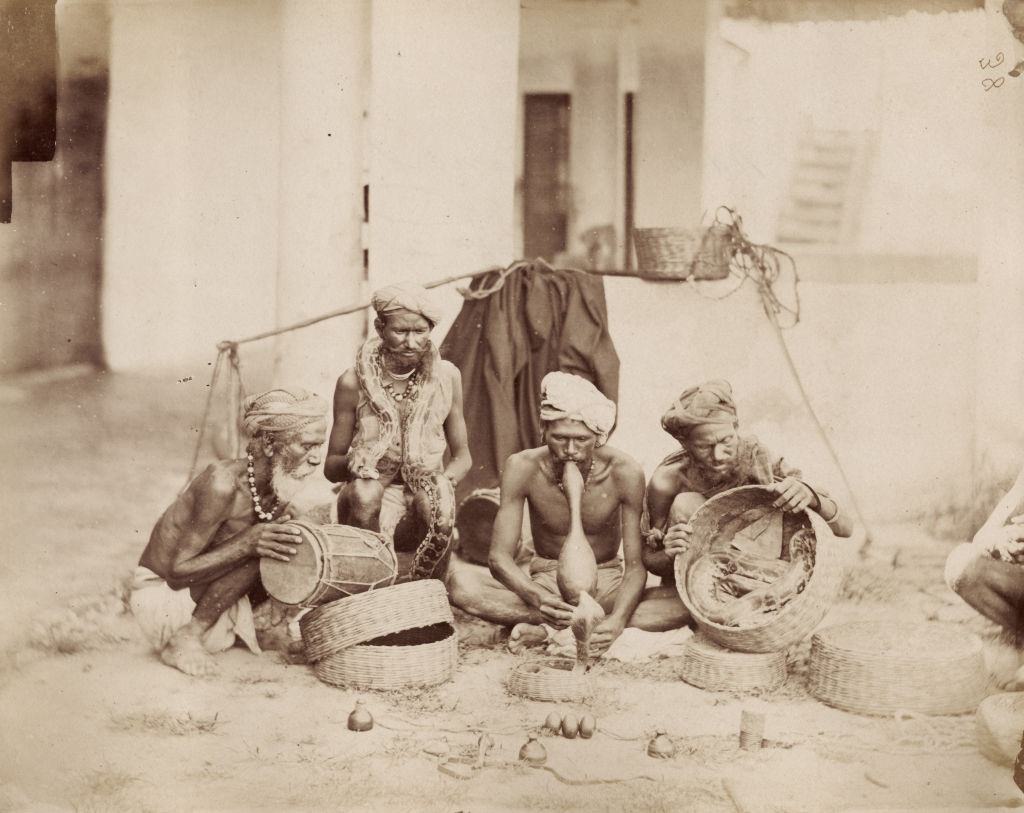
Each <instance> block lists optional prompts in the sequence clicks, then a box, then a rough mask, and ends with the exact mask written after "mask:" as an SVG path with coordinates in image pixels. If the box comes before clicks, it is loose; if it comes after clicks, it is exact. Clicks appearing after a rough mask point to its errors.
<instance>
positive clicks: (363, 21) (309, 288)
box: [274, 0, 370, 397]
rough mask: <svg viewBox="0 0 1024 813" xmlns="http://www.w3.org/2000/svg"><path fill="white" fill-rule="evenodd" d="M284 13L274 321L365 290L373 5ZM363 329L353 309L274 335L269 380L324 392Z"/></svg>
mask: <svg viewBox="0 0 1024 813" xmlns="http://www.w3.org/2000/svg"><path fill="white" fill-rule="evenodd" d="M281 17H282V20H281V79H280V87H281V102H280V104H281V117H280V145H281V159H280V176H279V177H280V187H279V194H280V208H279V212H278V217H279V229H278V235H279V238H278V239H279V254H278V256H279V261H280V266H279V274H278V280H277V310H276V320H277V324H279V325H288V324H293V323H295V322H297V321H301V320H303V319H307V318H309V317H312V316H316V315H318V314H321V313H324V312H326V311H329V310H335V309H338V308H342V307H345V306H348V305H354V304H357V303H358V302H360V301H361V300H362V299H363V298H364V297H365V290H364V288H365V285H364V280H363V252H362V243H361V229H362V219H363V197H362V185H363V173H364V161H365V156H364V154H363V142H364V127H365V123H364V122H365V114H366V109H367V105H368V101H369V100H368V90H369V71H370V50H369V49H370V3H369V0H349V2H345V3H338V2H334V0H287V2H284V3H283V4H282V6H281ZM365 330H366V318H365V314H363V313H359V314H353V315H350V316H344V317H340V318H336V319H331V320H329V321H326V322H322V323H319V324H317V325H315V326H312V327H309V328H304V329H302V330H300V331H296V332H293V333H289V334H287V335H285V336H282V337H281V338H279V339H276V340H275V341H274V345H275V351H276V358H275V364H274V373H275V378H276V379H277V380H278V381H282V382H285V381H290V382H295V383H298V384H302V385H304V386H306V387H308V388H310V389H312V390H314V391H316V392H320V393H321V394H324V395H326V396H328V397H329V396H330V395H331V394H332V393H333V391H334V383H335V381H336V380H337V377H338V376H339V375H340V373H341V372H342V370H343V369H344V368H345V367H346V366H347V365H348V363H349V361H350V359H351V356H352V353H353V349H354V348H355V347H356V346H358V344H359V343H360V342H361V341H362V339H363V337H364V335H365Z"/></svg>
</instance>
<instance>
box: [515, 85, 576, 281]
mask: <svg viewBox="0 0 1024 813" xmlns="http://www.w3.org/2000/svg"><path fill="white" fill-rule="evenodd" d="M524 105H525V109H524V115H523V121H524V128H525V129H524V133H523V151H524V155H523V249H524V253H525V255H526V257H527V258H529V259H532V258H534V257H543V258H544V259H546V260H548V261H553V260H554V258H555V255H556V254H558V253H559V252H562V251H565V250H566V247H567V245H568V232H569V207H570V204H571V200H570V193H569V110H570V99H569V94H567V93H528V94H526V96H525V97H524Z"/></svg>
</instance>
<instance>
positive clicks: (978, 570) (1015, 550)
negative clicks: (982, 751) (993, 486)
mask: <svg viewBox="0 0 1024 813" xmlns="http://www.w3.org/2000/svg"><path fill="white" fill-rule="evenodd" d="M945 578H946V583H947V584H948V585H949V587H950V589H952V590H953V591H955V592H956V593H957V595H959V596H960V598H962V599H963V600H964V601H966V602H967V603H968V604H969V605H970V606H971V607H973V608H974V609H975V610H977V611H978V612H979V613H981V614H982V615H983V616H985V618H987V619H989V620H990V621H994V622H995V623H996V624H998V625H999V626H1000V627H1001V628H1002V630H1003V632H1004V638H1003V641H1002V643H1001V646H999V647H997V652H996V657H997V662H996V663H994V664H993V665H994V666H995V671H996V679H997V681H998V682H999V683H1000V684H1001V685H1003V686H1005V687H1006V688H1010V689H1014V690H1017V691H1020V690H1022V689H1024V469H1022V470H1021V472H1020V474H1018V475H1017V480H1016V481H1015V482H1014V484H1013V486H1012V487H1011V488H1010V490H1009V491H1008V492H1007V493H1006V494H1005V495H1004V496H1003V498H1002V499H1001V500H1000V501H999V502H998V503H997V504H996V507H995V508H993V509H992V513H991V514H989V517H988V519H987V520H985V524H984V525H982V526H981V528H980V529H979V530H978V532H977V533H976V534H975V535H974V539H973V541H972V542H970V543H964V544H962V545H957V547H955V548H954V549H953V550H952V552H951V553H950V554H949V556H948V558H947V559H946V572H945Z"/></svg>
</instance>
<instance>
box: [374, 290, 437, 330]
mask: <svg viewBox="0 0 1024 813" xmlns="http://www.w3.org/2000/svg"><path fill="white" fill-rule="evenodd" d="M371 303H372V304H373V309H374V310H375V311H377V315H378V316H386V315H387V314H389V313H392V312H394V311H410V312H411V313H418V314H419V315H420V316H422V317H423V318H424V319H426V320H427V321H428V322H430V325H431V327H433V326H434V325H436V324H437V323H438V322H440V321H441V311H440V309H438V307H437V305H436V304H435V303H434V301H433V299H431V297H430V294H429V293H427V289H426V288H424V287H423V286H422V285H417V284H416V283H414V282H399V283H397V284H395V285H388V286H386V287H384V288H381V289H380V290H378V291H374V294H373V298H372V300H371Z"/></svg>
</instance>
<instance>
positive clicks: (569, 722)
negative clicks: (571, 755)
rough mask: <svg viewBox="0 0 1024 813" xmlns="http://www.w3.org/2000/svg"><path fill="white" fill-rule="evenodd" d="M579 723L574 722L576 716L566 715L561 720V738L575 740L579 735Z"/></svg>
mask: <svg viewBox="0 0 1024 813" xmlns="http://www.w3.org/2000/svg"><path fill="white" fill-rule="evenodd" d="M579 725H580V724H579V723H578V722H577V720H576V715H574V714H566V715H565V717H563V718H562V736H563V737H565V738H566V739H567V740H574V739H576V735H577V734H578V733H579V730H580V729H579Z"/></svg>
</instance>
